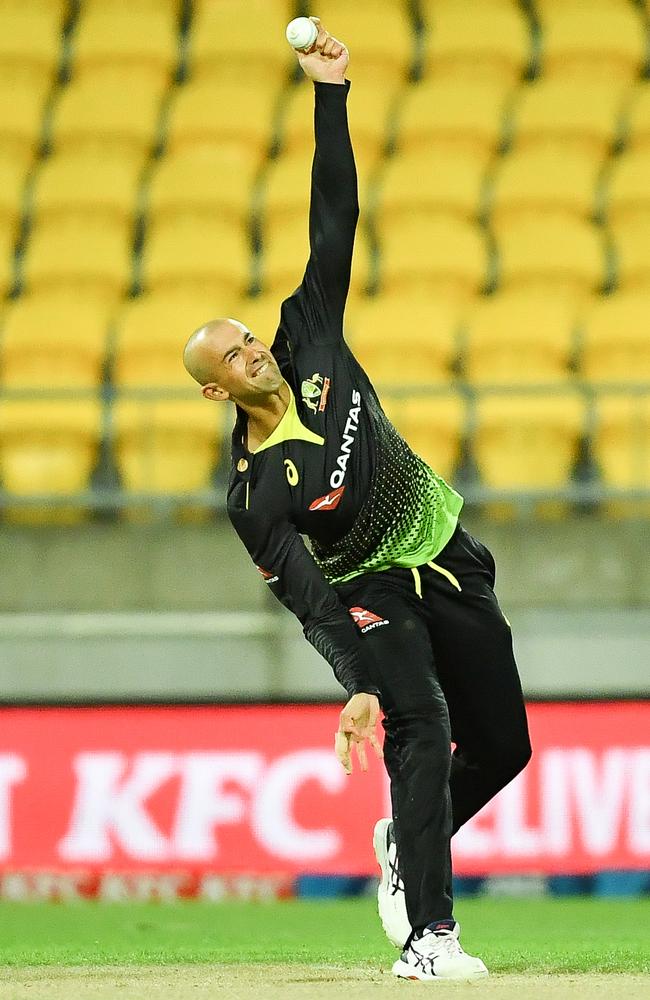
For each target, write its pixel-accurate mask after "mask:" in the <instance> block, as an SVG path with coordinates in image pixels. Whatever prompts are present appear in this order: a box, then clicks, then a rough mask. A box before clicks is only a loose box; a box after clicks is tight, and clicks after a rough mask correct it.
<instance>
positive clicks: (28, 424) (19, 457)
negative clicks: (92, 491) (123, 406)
mask: <svg viewBox="0 0 650 1000" xmlns="http://www.w3.org/2000/svg"><path fill="white" fill-rule="evenodd" d="M101 423H102V416H101V406H100V404H99V402H98V401H97V400H91V399H81V400H50V399H42V398H38V399H3V400H0V475H1V477H2V484H3V487H4V489H5V490H7V491H8V493H9V494H10V503H11V500H15V499H17V498H20V497H30V496H38V495H48V496H56V497H59V498H68V497H69V498H70V499H71V502H70V504H66V505H62V506H55V507H53V506H51V505H49V504H48V505H42V506H40V505H38V506H37V505H33V506H31V505H30V506H28V507H20V506H18V505H16V506H15V507H13V506H11V505H10V506H8V507H7V508H5V510H4V516H5V518H7V519H8V520H11V521H13V522H15V523H23V524H41V523H44V522H51V521H55V522H57V523H66V524H74V523H77V522H79V521H80V520H82V519H83V518H84V511H83V509H82V508H81V507H80V506H79V505H78V504H77V503H73V502H72V501H73V500H74V498H75V497H76V495H77V494H78V493H80V492H82V491H84V490H86V489H87V488H88V486H89V482H90V476H91V473H92V471H93V468H94V466H95V463H96V461H97V456H98V452H99V443H100V437H101Z"/></svg>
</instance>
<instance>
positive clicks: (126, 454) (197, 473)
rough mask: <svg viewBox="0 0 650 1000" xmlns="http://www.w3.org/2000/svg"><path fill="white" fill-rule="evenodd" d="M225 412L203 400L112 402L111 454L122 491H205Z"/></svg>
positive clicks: (214, 459)
mask: <svg viewBox="0 0 650 1000" xmlns="http://www.w3.org/2000/svg"><path fill="white" fill-rule="evenodd" d="M225 410H226V407H224V406H219V405H218V404H216V403H215V404H214V405H212V406H211V405H209V404H208V403H206V401H205V400H204V399H201V398H199V399H196V400H193V399H178V400H168V399H157V400H136V399H118V401H117V402H116V403H115V405H114V407H113V435H114V454H115V460H116V463H117V468H118V471H119V474H120V477H121V481H122V485H123V487H124V489H126V490H127V491H129V492H132V493H145V494H163V495H164V494H188V495H191V493H192V492H193V491H194V492H196V491H197V490H204V489H207V488H208V487H209V485H210V477H211V475H212V472H213V470H214V466H215V464H216V462H217V461H218V458H219V452H220V443H221V439H222V436H223V421H224V419H225V416H226V414H225Z"/></svg>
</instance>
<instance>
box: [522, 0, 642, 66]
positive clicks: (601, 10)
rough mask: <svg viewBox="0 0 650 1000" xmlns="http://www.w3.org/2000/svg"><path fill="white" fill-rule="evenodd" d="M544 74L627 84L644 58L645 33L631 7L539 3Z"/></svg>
mask: <svg viewBox="0 0 650 1000" xmlns="http://www.w3.org/2000/svg"><path fill="white" fill-rule="evenodd" d="M537 7H538V15H539V19H540V26H541V31H542V59H543V73H544V75H545V76H546V77H550V76H553V75H555V74H560V75H562V76H566V75H567V74H575V73H581V72H584V71H585V70H586V71H587V72H588V73H589V74H593V73H596V74H597V75H599V76H600V77H601V78H602V79H603V80H611V79H612V78H615V79H619V80H625V81H631V80H632V79H633V78H634V77H636V76H638V74H639V73H640V71H641V68H642V66H643V64H644V60H645V57H646V45H647V43H646V39H645V29H644V26H643V24H642V20H641V17H640V16H639V14H638V12H637V11H635V10H634V7H633V5H632V4H631V3H627V4H623V3H612V2H611V0H589V3H585V2H584V0H563V2H562V3H555V2H553V3H544V2H542V3H538V5H537Z"/></svg>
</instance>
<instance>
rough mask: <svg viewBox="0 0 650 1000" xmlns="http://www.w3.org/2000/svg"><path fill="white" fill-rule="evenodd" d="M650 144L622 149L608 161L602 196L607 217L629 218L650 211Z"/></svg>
mask: <svg viewBox="0 0 650 1000" xmlns="http://www.w3.org/2000/svg"><path fill="white" fill-rule="evenodd" d="M649 177H650V146H648V147H646V148H645V149H644V148H641V149H635V150H632V151H631V152H626V153H624V154H623V156H620V157H617V158H616V159H615V160H614V161H613V163H612V172H611V175H610V179H609V188H608V192H607V196H606V201H607V215H608V217H609V219H611V220H617V219H620V220H625V219H628V220H629V219H631V218H633V217H634V216H635V215H637V214H639V213H640V212H641V213H645V214H648V213H649V212H650V184H649V183H648V178H649Z"/></svg>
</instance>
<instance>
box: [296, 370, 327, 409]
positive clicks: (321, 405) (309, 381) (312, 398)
mask: <svg viewBox="0 0 650 1000" xmlns="http://www.w3.org/2000/svg"><path fill="white" fill-rule="evenodd" d="M329 391H330V380H329V379H328V378H327V377H325V378H324V377H323V376H322V375H320V374H319V373H318V372H314V374H313V375H312V377H311V378H306V379H304V380H303V383H302V385H301V386H300V394H301V396H302V401H303V403H304V404H305V406H308V407H309V409H310V410H313V411H314V413H317V412H320V413H322V412H323V410H324V409H325V405H326V403H327V396H328V394H329Z"/></svg>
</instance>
